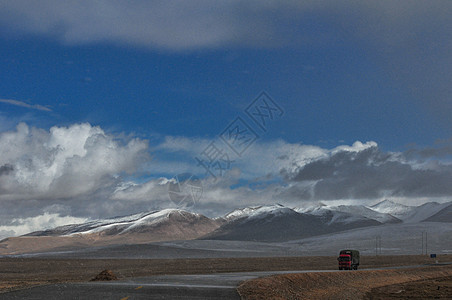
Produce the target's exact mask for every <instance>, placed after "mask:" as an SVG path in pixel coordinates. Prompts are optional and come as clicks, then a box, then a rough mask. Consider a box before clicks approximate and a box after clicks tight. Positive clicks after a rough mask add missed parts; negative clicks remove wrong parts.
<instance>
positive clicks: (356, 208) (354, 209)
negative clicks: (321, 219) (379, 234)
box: [323, 205, 401, 223]
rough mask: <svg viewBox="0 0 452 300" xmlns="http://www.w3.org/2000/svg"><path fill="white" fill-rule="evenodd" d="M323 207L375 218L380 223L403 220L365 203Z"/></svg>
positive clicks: (360, 216) (356, 215)
mask: <svg viewBox="0 0 452 300" xmlns="http://www.w3.org/2000/svg"><path fill="white" fill-rule="evenodd" d="M323 209H328V210H330V211H336V212H342V213H347V214H349V215H352V216H354V217H355V218H362V217H364V218H367V219H371V220H375V221H377V222H380V223H400V222H401V220H399V219H398V218H396V217H394V216H392V215H391V214H388V213H380V212H378V211H374V210H372V209H370V208H367V207H366V206H364V205H339V206H324V207H323Z"/></svg>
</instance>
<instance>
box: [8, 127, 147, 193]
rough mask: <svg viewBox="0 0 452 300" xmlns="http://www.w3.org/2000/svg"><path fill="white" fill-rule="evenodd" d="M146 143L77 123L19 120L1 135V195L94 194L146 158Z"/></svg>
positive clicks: (133, 169) (130, 170) (133, 168)
mask: <svg viewBox="0 0 452 300" xmlns="http://www.w3.org/2000/svg"><path fill="white" fill-rule="evenodd" d="M146 151H147V142H146V141H143V140H138V139H132V140H130V141H127V142H121V141H118V140H116V139H115V137H114V136H112V135H109V134H106V133H105V132H104V131H103V130H102V129H101V128H100V127H93V126H91V125H90V124H75V125H71V126H69V127H52V128H51V129H50V131H45V130H42V129H37V128H29V127H28V126H27V125H26V124H24V123H21V124H19V125H18V126H17V129H16V130H15V131H10V132H3V133H1V134H0V152H1V153H2V156H1V157H0V166H5V165H7V166H11V168H12V170H11V171H10V172H8V174H5V175H3V176H2V178H1V179H2V180H1V182H0V200H14V199H21V200H23V199H47V200H49V199H57V198H71V197H76V196H80V195H84V194H88V193H93V192H95V191H96V190H98V189H100V188H101V187H104V186H108V185H111V184H113V183H114V182H115V175H117V174H120V173H122V172H128V173H131V172H133V171H135V170H136V168H137V167H138V165H139V164H140V163H141V162H142V161H143V160H144V159H147V156H146V154H147V152H146Z"/></svg>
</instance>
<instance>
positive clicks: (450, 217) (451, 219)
mask: <svg viewBox="0 0 452 300" xmlns="http://www.w3.org/2000/svg"><path fill="white" fill-rule="evenodd" d="M446 204H449V205H448V206H446V207H445V208H443V209H441V210H440V211H439V212H437V213H436V214H434V215H433V216H430V217H429V218H427V219H425V220H424V221H426V222H445V223H452V204H450V203H446Z"/></svg>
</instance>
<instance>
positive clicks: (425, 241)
mask: <svg viewBox="0 0 452 300" xmlns="http://www.w3.org/2000/svg"><path fill="white" fill-rule="evenodd" d="M425 254H426V255H427V254H428V252H427V231H426V232H425Z"/></svg>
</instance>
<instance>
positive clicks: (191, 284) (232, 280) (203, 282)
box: [0, 271, 331, 300]
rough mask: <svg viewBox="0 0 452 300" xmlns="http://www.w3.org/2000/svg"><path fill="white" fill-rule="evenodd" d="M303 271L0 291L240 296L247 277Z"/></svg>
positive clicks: (51, 295)
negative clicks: (238, 291)
mask: <svg viewBox="0 0 452 300" xmlns="http://www.w3.org/2000/svg"><path fill="white" fill-rule="evenodd" d="M300 272H313V271H285V272H247V273H218V274H209V275H166V276H150V277H144V278H133V279H130V280H120V281H113V282H87V283H72V284H52V285H47V286H39V287H34V288H29V289H25V290H19V291H14V292H9V293H5V294H0V299H5V300H9V299H30V300H31V299H46V300H47V299H58V300H60V299H116V300H120V299H123V300H126V299H127V300H133V299H240V297H239V294H238V293H237V290H236V289H237V286H238V285H239V283H240V282H242V281H244V280H248V279H252V278H257V277H262V276H269V275H273V274H281V273H300ZM318 272H322V271H318ZM323 272H325V271H323ZM327 272H331V271H327Z"/></svg>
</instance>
